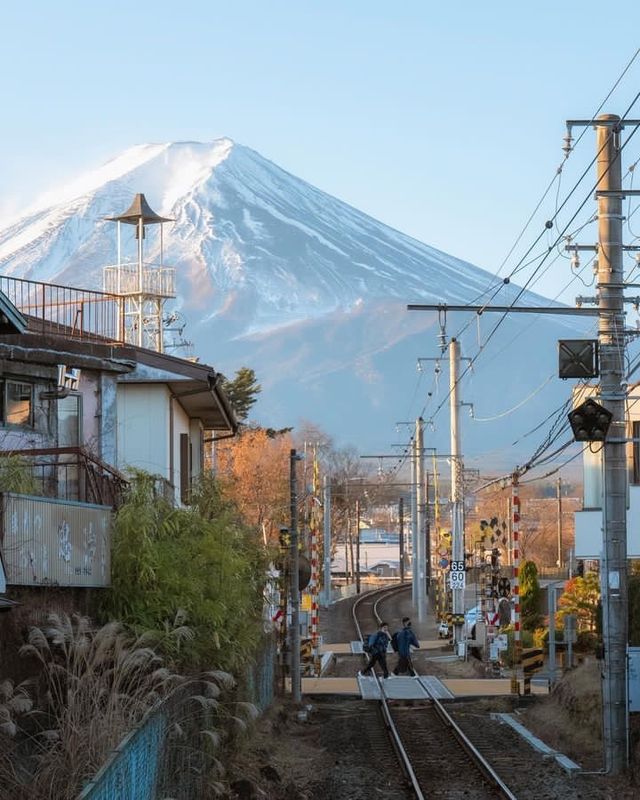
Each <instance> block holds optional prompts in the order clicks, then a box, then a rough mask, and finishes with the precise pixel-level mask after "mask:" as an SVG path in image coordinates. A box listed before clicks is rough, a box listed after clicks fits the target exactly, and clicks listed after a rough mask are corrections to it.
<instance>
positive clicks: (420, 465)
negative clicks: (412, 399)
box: [414, 417, 426, 622]
mask: <svg viewBox="0 0 640 800" xmlns="http://www.w3.org/2000/svg"><path fill="white" fill-rule="evenodd" d="M414 443H415V454H416V455H415V458H416V475H415V477H416V528H417V536H416V545H417V547H416V561H417V565H418V569H417V578H418V588H417V592H416V600H417V604H418V621H419V622H423V621H424V618H425V612H426V569H425V550H426V542H425V536H424V534H425V525H424V520H425V514H424V512H425V503H424V422H423V420H422V417H418V419H417V420H416V435H415V437H414Z"/></svg>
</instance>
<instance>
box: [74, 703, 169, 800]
mask: <svg viewBox="0 0 640 800" xmlns="http://www.w3.org/2000/svg"><path fill="white" fill-rule="evenodd" d="M166 732H167V717H166V714H165V713H163V712H162V711H155V712H153V713H152V714H150V715H149V716H148V717H147V718H146V719H145V720H144V721H143V722H142V723H141V724H140V725H139V726H138V727H137V728H136V729H135V730H133V731H132V732H131V733H130V734H128V735H127V736H126V737H125V738H124V739H123V740H122V742H121V743H120V744H119V745H118V747H117V748H116V749H115V750H114V751H113V753H112V755H111V758H110V759H109V760H108V761H107V763H106V764H105V765H104V766H103V767H102V769H101V770H100V771H99V772H98V774H97V775H96V776H95V778H94V779H93V780H92V781H91V783H89V784H87V786H85V788H84V790H83V791H82V793H81V794H80V796H79V798H78V800H115V798H125V797H126V798H127V800H152V798H156V797H157V794H156V788H157V785H158V778H159V775H160V768H161V759H162V751H163V747H164V743H165V739H166Z"/></svg>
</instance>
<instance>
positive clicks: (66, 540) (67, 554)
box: [58, 519, 73, 563]
mask: <svg viewBox="0 0 640 800" xmlns="http://www.w3.org/2000/svg"><path fill="white" fill-rule="evenodd" d="M70 536H71V529H70V528H69V523H68V522H67V521H66V519H63V520H62V522H61V523H60V525H59V526H58V558H60V559H61V560H62V561H66V562H67V563H69V561H71V552H72V550H73V547H72V546H71V538H70Z"/></svg>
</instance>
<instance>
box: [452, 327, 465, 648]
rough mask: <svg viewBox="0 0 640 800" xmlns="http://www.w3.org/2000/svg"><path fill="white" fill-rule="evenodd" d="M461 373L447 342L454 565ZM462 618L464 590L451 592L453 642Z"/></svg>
mask: <svg viewBox="0 0 640 800" xmlns="http://www.w3.org/2000/svg"><path fill="white" fill-rule="evenodd" d="M459 369H460V342H458V341H457V339H455V338H452V339H451V341H450V342H449V391H450V394H449V398H450V413H451V502H452V512H451V514H452V531H451V557H452V559H453V561H464V506H463V502H464V501H463V497H462V455H461V453H460V419H459V416H460V400H459V398H458V386H459V378H458V372H459ZM460 615H462V616H464V589H454V590H453V617H454V626H453V641H454V644H457V643H458V642H461V641H462V640H463V638H464V625H463V624H460V623H459V622H456V621H455V620H456V619H459V618H460Z"/></svg>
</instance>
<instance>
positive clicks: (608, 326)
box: [596, 114, 628, 775]
mask: <svg viewBox="0 0 640 800" xmlns="http://www.w3.org/2000/svg"><path fill="white" fill-rule="evenodd" d="M619 122H620V118H619V117H618V116H616V115H614V114H603V115H601V116H600V117H598V119H597V120H596V147H597V153H598V157H597V176H598V186H597V190H596V196H597V200H598V275H597V277H598V297H599V305H598V309H599V312H600V313H599V317H598V342H599V351H600V354H599V357H600V400H601V401H602V404H603V405H604V406H605V408H608V409H609V411H610V412H611V413H612V414H613V419H612V421H611V425H610V427H609V434H608V436H607V438H606V440H605V443H604V449H603V455H604V458H603V469H604V498H603V520H602V528H603V533H604V543H603V561H602V571H601V582H602V584H601V588H602V612H603V613H602V620H603V635H604V686H603V698H604V703H603V715H604V726H603V727H604V749H605V768H606V770H609V771H610V772H611V773H612V774H614V775H616V774H619V773H621V772H622V771H624V770H625V769H626V767H627V762H628V749H627V747H628V745H627V743H628V710H627V640H628V632H627V626H628V622H627V613H628V598H627V463H626V453H625V450H626V443H625V439H626V432H627V430H626V413H625V412H626V408H625V406H626V383H625V334H624V323H625V315H624V306H623V302H624V298H623V281H624V271H623V267H622V221H623V219H624V218H623V215H622V191H621V190H622V169H621V162H620V126H619Z"/></svg>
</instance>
